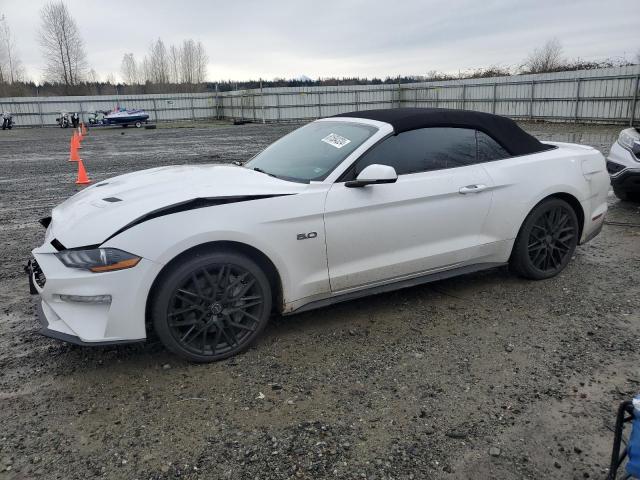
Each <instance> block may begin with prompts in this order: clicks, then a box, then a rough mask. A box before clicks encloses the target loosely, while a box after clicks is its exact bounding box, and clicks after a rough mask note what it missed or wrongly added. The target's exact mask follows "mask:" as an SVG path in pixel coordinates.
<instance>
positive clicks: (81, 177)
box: [76, 159, 91, 185]
mask: <svg viewBox="0 0 640 480" xmlns="http://www.w3.org/2000/svg"><path fill="white" fill-rule="evenodd" d="M89 183H91V180H89V177H88V176H87V171H86V170H85V169H84V164H83V163H82V160H80V159H78V179H77V180H76V185H87V184H89Z"/></svg>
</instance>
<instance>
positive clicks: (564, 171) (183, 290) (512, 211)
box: [28, 109, 609, 362]
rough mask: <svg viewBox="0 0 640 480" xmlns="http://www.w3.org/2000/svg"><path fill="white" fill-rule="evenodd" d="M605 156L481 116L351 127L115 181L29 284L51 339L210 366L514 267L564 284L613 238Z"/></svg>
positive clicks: (68, 217)
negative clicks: (375, 306) (149, 347)
mask: <svg viewBox="0 0 640 480" xmlns="http://www.w3.org/2000/svg"><path fill="white" fill-rule="evenodd" d="M608 188H609V176H608V174H607V171H606V166H605V160H604V158H603V156H602V155H601V154H600V153H599V152H598V151H597V150H595V149H593V148H591V147H587V146H582V145H573V144H567V143H552V142H545V143H542V142H539V141H538V140H536V139H535V138H534V137H532V136H531V135H529V134H527V133H525V132H524V131H523V130H521V129H520V127H518V126H517V124H516V123H514V122H513V121H511V120H509V119H507V118H503V117H499V116H495V115H491V114H487V113H480V112H470V111H462V110H444V109H390V110H371V111H361V112H353V113H349V114H342V115H338V116H335V117H330V118H325V119H321V120H317V121H315V122H312V123H309V124H307V125H305V126H303V127H301V128H299V129H298V130H295V131H294V132H292V133H290V134H288V135H286V136H285V137H283V138H281V139H280V140H278V141H276V142H275V143H274V144H272V145H271V146H269V147H268V148H267V149H265V150H264V151H263V152H261V153H259V154H258V155H256V156H255V157H254V158H253V159H251V160H250V161H249V162H247V163H246V164H245V165H244V166H232V165H208V166H175V167H161V168H154V169H150V170H145V171H140V172H135V173H131V174H127V175H122V176H119V177H115V178H112V179H109V180H105V181H102V182H100V183H98V184H96V185H93V186H91V187H89V188H86V189H85V190H83V191H82V192H80V193H78V194H76V195H74V196H73V197H71V198H70V199H68V200H67V201H66V202H64V203H62V204H61V205H60V206H58V207H56V208H55V209H54V210H53V213H52V216H51V217H47V218H45V219H43V220H42V221H41V222H42V223H43V224H44V225H45V226H46V228H47V231H46V234H45V241H44V244H43V245H42V246H40V247H38V248H36V249H35V250H33V259H32V260H31V261H30V263H29V266H28V271H29V274H30V277H29V278H30V279H31V286H32V291H33V292H34V293H37V294H39V295H40V301H39V310H40V319H41V321H42V323H43V328H42V330H41V332H42V333H43V334H45V335H48V336H51V337H54V338H58V339H62V340H66V341H69V342H73V343H77V344H81V345H103V344H113V343H123V342H133V341H140V340H144V339H145V338H146V336H147V332H148V330H149V329H150V328H153V329H155V331H156V332H157V334H158V336H159V337H160V339H161V340H162V342H163V343H164V344H165V345H166V347H167V348H168V349H169V350H171V351H172V352H175V353H177V354H179V355H181V356H183V357H185V358H187V359H190V360H192V361H197V362H207V361H213V360H218V359H222V358H225V357H228V356H230V355H234V354H236V353H238V352H240V351H242V350H243V349H245V348H247V346H248V345H249V344H250V343H251V342H252V341H253V340H254V339H255V338H256V337H257V336H258V335H259V334H260V332H261V331H262V330H263V328H264V327H265V325H266V324H267V322H268V319H269V316H270V314H271V313H272V312H276V313H279V314H291V313H296V312H301V311H305V310H309V309H312V308H316V307H321V306H324V305H329V304H332V303H335V302H340V301H344V300H349V299H352V298H356V297H361V296H364V295H369V294H373V293H379V292H383V291H388V290H392V289H397V288H402V287H406V286H412V285H417V284H421V283H424V282H429V281H434V280H439V279H443V278H447V277H452V276H455V275H461V274H465V273H469V272H474V271H478V270H483V269H487V268H493V267H497V266H501V265H507V264H509V265H510V266H511V268H512V270H513V271H514V272H516V273H517V274H519V275H521V276H523V277H525V278H530V279H535V280H538V279H545V278H549V277H552V276H554V275H557V274H558V273H559V272H561V271H562V270H563V269H564V268H565V267H566V265H567V263H568V262H569V260H570V258H571V256H572V254H573V251H574V249H575V248H576V245H577V244H579V243H583V242H587V241H589V240H590V239H591V238H593V237H594V236H595V235H597V234H598V232H599V231H600V229H601V228H602V225H603V221H604V216H605V213H606V210H607V191H608Z"/></svg>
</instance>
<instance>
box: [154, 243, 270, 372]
mask: <svg viewBox="0 0 640 480" xmlns="http://www.w3.org/2000/svg"><path fill="white" fill-rule="evenodd" d="M270 313H271V287H270V285H269V281H268V280H267V277H266V276H265V274H264V272H263V271H262V270H261V269H260V267H259V266H258V265H256V263H255V262H254V261H253V260H251V259H250V258H248V257H245V256H243V255H240V254H237V253H233V252H228V253H227V252H218V253H211V254H205V255H197V256H196V255H194V256H192V257H190V258H188V259H187V260H185V261H184V262H183V263H181V264H180V265H179V266H177V267H176V268H174V269H173V270H171V271H170V272H169V273H168V274H167V275H166V276H165V278H164V279H163V282H162V284H161V285H160V288H159V289H158V290H157V292H156V294H155V296H154V300H153V321H154V327H155V330H156V332H157V334H158V336H159V337H160V339H161V340H162V342H163V343H164V345H165V346H166V347H167V348H168V349H169V350H171V351H172V352H174V353H176V354H178V355H180V356H182V357H184V358H186V359H188V360H191V361H195V362H213V361H216V360H221V359H223V358H227V357H230V356H232V355H235V354H237V353H240V352H242V351H243V350H245V349H246V348H247V347H249V345H250V344H251V342H253V340H255V339H256V338H257V337H258V335H259V334H260V332H261V331H262V330H263V329H264V327H265V326H266V324H267V322H268V321H269V314H270Z"/></svg>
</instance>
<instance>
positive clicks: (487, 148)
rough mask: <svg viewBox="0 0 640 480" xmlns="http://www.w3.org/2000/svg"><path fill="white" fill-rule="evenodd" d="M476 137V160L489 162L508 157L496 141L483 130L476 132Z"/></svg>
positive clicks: (507, 153)
mask: <svg viewBox="0 0 640 480" xmlns="http://www.w3.org/2000/svg"><path fill="white" fill-rule="evenodd" d="M476 137H477V139H478V162H491V161H493V160H501V159H503V158H509V157H510V156H511V155H509V152H507V151H506V150H505V149H504V148H503V147H502V146H501V145H500V144H499V143H498V142H496V141H495V140H494V139H493V138H491V137H490V136H489V135H487V134H486V133H484V132H480V131H478V132H476Z"/></svg>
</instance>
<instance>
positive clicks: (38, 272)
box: [31, 258, 47, 288]
mask: <svg viewBox="0 0 640 480" xmlns="http://www.w3.org/2000/svg"><path fill="white" fill-rule="evenodd" d="M31 271H32V272H33V278H34V280H35V281H36V283H37V284H38V286H39V287H40V288H44V284H45V283H47V277H45V276H44V272H43V271H42V269H41V268H40V265H38V262H37V261H36V259H35V258H32V259H31Z"/></svg>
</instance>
